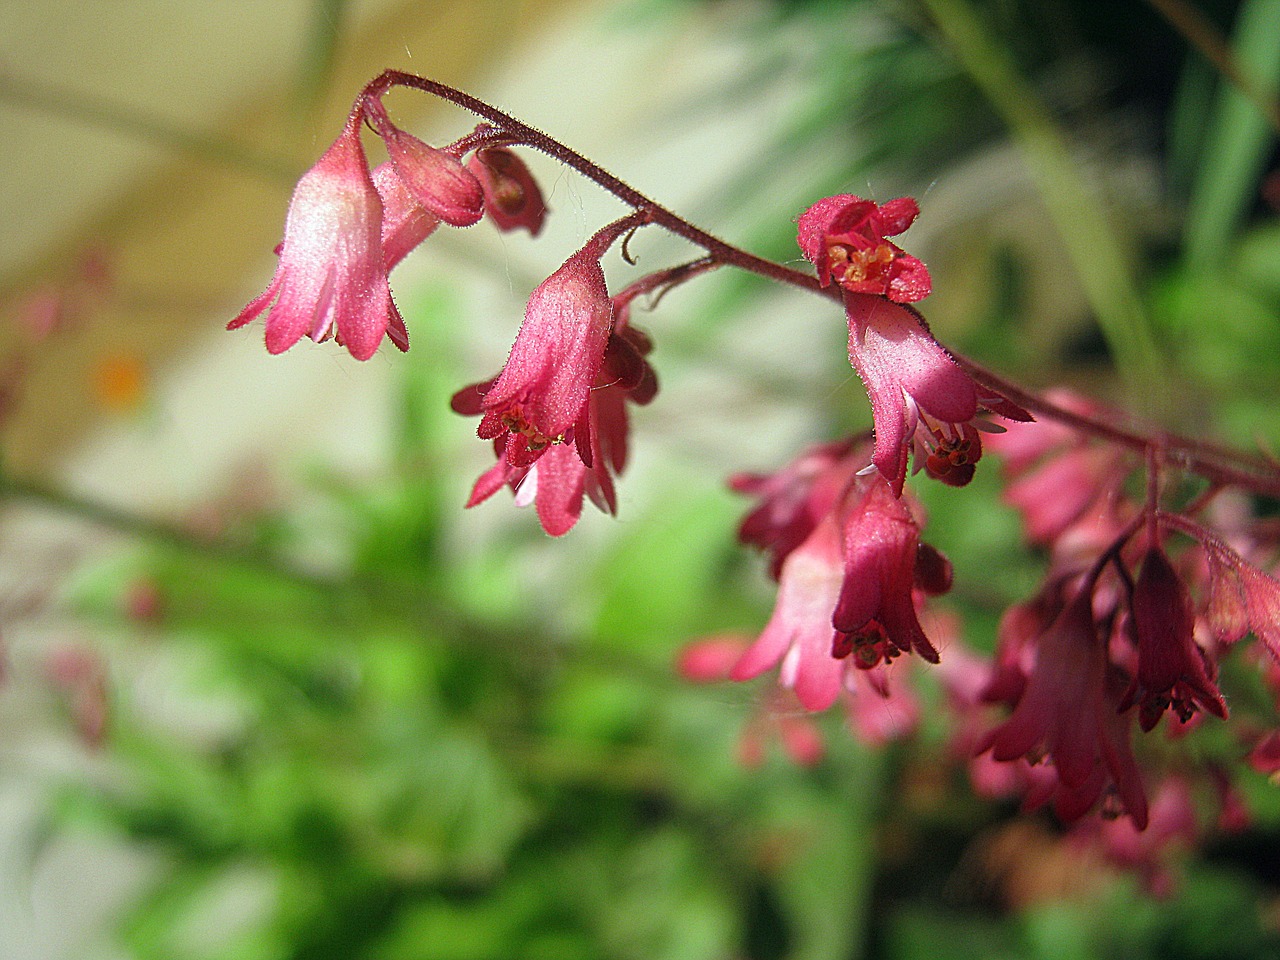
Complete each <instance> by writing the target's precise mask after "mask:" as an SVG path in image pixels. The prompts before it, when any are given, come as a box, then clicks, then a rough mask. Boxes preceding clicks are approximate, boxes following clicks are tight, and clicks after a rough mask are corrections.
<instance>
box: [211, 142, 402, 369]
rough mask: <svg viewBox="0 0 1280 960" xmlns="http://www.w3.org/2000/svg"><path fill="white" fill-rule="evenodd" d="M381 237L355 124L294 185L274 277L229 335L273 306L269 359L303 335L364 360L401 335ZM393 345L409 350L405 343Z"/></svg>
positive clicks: (269, 319)
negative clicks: (330, 341) (332, 342)
mask: <svg viewBox="0 0 1280 960" xmlns="http://www.w3.org/2000/svg"><path fill="white" fill-rule="evenodd" d="M381 234H382V201H381V199H379V196H378V191H377V189H376V188H375V187H374V184H373V180H372V179H371V178H370V176H369V169H368V164H367V162H366V160H365V154H364V148H363V147H361V145H360V126H359V120H358V117H356V118H353V119H351V120H349V121H348V122H347V126H346V128H345V129H344V130H343V132H342V135H341V136H340V137H338V139H337V140H336V141H334V143H333V145H332V146H331V147H329V149H328V150H327V151H325V154H324V156H322V157H321V158H320V159H319V160H318V161H317V162H316V165H315V166H314V167H312V168H311V169H310V170H309V171H307V173H306V174H304V175H303V177H302V179H301V180H299V181H298V185H297V187H296V188H295V189H294V191H293V199H292V200H291V201H290V203H289V214H288V217H287V218H286V220H285V227H284V242H283V243H282V244H281V245H280V262H279V265H278V266H277V267H276V273H275V276H274V277H273V278H272V280H271V284H270V285H269V286H268V287H267V289H266V290H264V291H263V292H262V293H261V294H260V295H259V296H258V297H256V298H255V299H254V300H253V301H251V302H250V303H249V305H248V306H246V307H245V308H244V309H243V310H242V311H240V313H239V315H238V316H237V317H236V318H235V319H234V320H232V321H231V322H230V323H229V324H227V329H228V330H234V329H236V328H237V327H242V326H244V325H245V324H246V323H249V322H250V321H251V320H253V319H255V318H256V317H257V316H258V315H259V314H261V313H262V312H263V311H264V310H267V307H268V306H271V304H272V301H274V306H271V309H270V311H269V312H268V313H267V319H266V340H267V349H268V350H269V351H270V352H271V353H282V352H284V351H285V350H288V349H289V348H290V347H291V346H293V345H294V344H295V343H297V342H298V340H299V339H300V338H301V337H303V336H304V335H305V336H309V337H311V339H312V340H316V341H319V340H324V339H325V338H326V337H328V336H330V335H334V336H335V337H336V339H337V340H338V342H339V343H341V344H343V345H344V346H345V347H346V348H347V349H348V350H349V351H350V352H351V355H352V356H353V357H355V358H356V359H357V360H367V359H369V357H371V356H373V354H374V351H376V350H377V349H378V344H379V343H381V342H382V337H383V335H384V334H385V333H386V332H387V331H388V329H391V330H393V331H398V332H399V331H403V330H404V321H403V319H401V317H400V313H399V311H398V310H396V305H395V302H394V301H393V300H392V299H391V289H390V287H389V286H388V285H387V265H386V261H385V260H384V258H383V251H382V235H381ZM393 339H397V338H395V337H393ZM397 345H399V346H400V347H401V349H405V348H407V346H408V340H407V338H406V339H404V341H403V342H399V340H397Z"/></svg>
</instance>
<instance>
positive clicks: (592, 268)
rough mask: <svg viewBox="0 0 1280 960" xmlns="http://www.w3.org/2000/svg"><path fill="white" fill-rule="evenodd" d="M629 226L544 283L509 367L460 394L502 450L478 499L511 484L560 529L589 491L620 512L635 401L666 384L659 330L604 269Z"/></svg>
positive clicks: (465, 408) (458, 402) (602, 236)
mask: <svg viewBox="0 0 1280 960" xmlns="http://www.w3.org/2000/svg"><path fill="white" fill-rule="evenodd" d="M620 225H621V226H620ZM626 228H627V226H626V223H625V222H624V221H619V223H617V224H613V225H611V226H609V227H606V228H605V229H604V230H602V231H600V233H598V234H596V236H595V237H594V238H593V239H592V240H591V241H590V242H589V243H588V244H587V246H586V247H584V248H583V249H582V250H581V251H580V252H579V253H577V254H575V255H574V256H573V257H571V258H570V259H569V261H568V262H567V263H565V265H564V266H563V267H561V268H560V270H558V271H557V272H556V273H555V274H553V275H552V276H551V277H550V278H548V279H547V280H546V281H545V282H544V283H543V284H542V286H540V287H539V288H538V289H537V290H535V291H534V293H533V296H531V297H530V299H529V307H528V309H527V310H526V313H525V322H524V324H523V325H522V326H521V327H520V333H519V334H518V335H517V337H516V342H515V344H514V345H513V346H512V348H511V354H510V356H509V357H508V359H507V365H506V367H505V368H504V369H503V371H502V373H501V374H499V375H498V376H497V377H495V378H494V379H493V380H490V381H486V382H482V383H477V384H473V385H471V386H469V387H465V388H463V389H462V390H460V391H458V393H456V394H455V395H454V397H453V404H452V405H453V409H454V411H456V412H457V413H461V414H468V415H476V414H479V415H480V416H481V420H480V426H479V428H478V429H477V433H478V434H479V435H480V436H481V437H482V438H486V439H492V440H493V441H494V450H495V452H496V453H497V456H498V462H497V463H496V464H494V466H493V467H492V468H490V469H489V470H488V471H486V472H485V473H484V474H483V475H482V476H481V477H480V479H479V480H477V481H476V484H475V487H474V488H473V489H472V492H471V498H470V500H469V501H468V502H467V506H468V507H471V506H475V505H476V504H478V503H481V502H483V501H484V500H487V499H488V498H489V497H491V496H492V495H493V494H494V493H496V492H497V491H498V490H499V489H501V488H502V487H503V486H509V487H511V488H512V489H513V490H514V491H515V492H516V503H517V504H518V505H521V506H523V505H527V504H530V503H532V504H534V505H535V507H536V509H537V513H538V519H539V521H540V522H541V523H542V527H543V529H544V530H546V531H547V533H549V534H551V535H552V536H561V535H563V534H565V533H568V532H569V530H570V529H572V528H573V526H574V524H576V523H577V521H578V518H579V517H580V516H581V514H582V503H583V499H584V497H589V498H590V499H591V501H592V502H593V503H594V504H596V506H598V507H599V508H600V509H601V510H603V511H605V512H606V513H610V514H612V513H616V512H617V498H616V496H615V493H614V486H613V477H614V475H615V474H617V473H621V472H622V470H623V469H624V468H625V467H626V463H627V455H628V433H629V422H628V414H627V405H628V404H629V403H636V404H642V405H643V404H647V403H649V402H650V401H651V400H652V399H653V398H654V396H655V395H656V394H657V392H658V380H657V377H656V376H655V375H654V372H653V368H652V367H651V366H650V365H649V362H648V360H647V359H646V355H647V354H648V353H649V351H650V350H651V349H652V345H651V343H650V341H649V338H648V337H647V336H646V335H645V334H644V333H643V332H641V331H640V330H638V329H636V328H635V327H632V326H630V325H629V323H628V322H627V319H628V312H627V309H626V303H627V302H628V301H627V299H626V298H625V296H624V295H619V298H614V299H613V300H610V298H609V295H608V291H607V290H606V289H605V285H604V273H603V271H602V270H601V269H600V263H599V258H600V256H601V255H602V254H603V253H604V251H605V250H606V249H607V248H608V245H609V244H610V243H611V242H612V241H613V240H615V239H616V238H617V237H618V236H619V235H620V234H621V233H622V232H623V231H624V230H625V229H626ZM624 294H625V291H624ZM620 298H621V299H620ZM615 305H617V307H616V309H617V311H618V312H617V314H616V315H615Z"/></svg>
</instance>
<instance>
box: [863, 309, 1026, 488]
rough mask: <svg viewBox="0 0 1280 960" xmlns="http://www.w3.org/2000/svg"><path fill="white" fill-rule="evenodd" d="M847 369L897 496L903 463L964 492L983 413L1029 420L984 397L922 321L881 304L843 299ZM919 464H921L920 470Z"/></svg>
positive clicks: (994, 397) (878, 460) (879, 463)
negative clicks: (864, 401) (863, 395)
mask: <svg viewBox="0 0 1280 960" xmlns="http://www.w3.org/2000/svg"><path fill="white" fill-rule="evenodd" d="M845 308H846V312H847V316H848V321H849V361H850V362H851V363H852V364H853V368H854V369H855V370H857V372H858V376H859V377H861V378H862V382H863V385H864V386H866V388H867V393H868V395H869V396H870V398H871V413H872V417H873V418H874V420H875V428H876V442H875V452H874V454H873V456H872V460H873V462H874V463H875V465H876V467H877V468H878V469H879V470H880V473H881V474H882V475H883V476H884V478H885V479H886V480H888V481H889V483H890V485H891V486H892V487H893V492H894V495H895V496H901V494H902V484H903V482H904V480H905V479H906V475H907V456H908V453H909V451H911V450H912V449H913V448H914V449H915V458H916V459H915V466H916V469H917V470H919V469H921V467H923V468H924V469H925V470H926V472H927V473H928V474H929V475H930V476H932V477H934V478H935V479H938V480H941V481H943V482H944V483H948V484H950V485H952V486H963V485H964V484H966V483H968V482H969V480H970V479H972V477H973V468H974V464H976V463H977V462H978V459H979V458H980V457H981V456H982V442H981V440H980V439H979V437H978V430H977V429H976V428H975V426H974V424H973V422H972V421H973V420H974V418H975V417H977V415H978V412H979V410H980V409H983V408H985V409H987V410H990V411H991V412H993V413H998V414H999V415H1000V416H1002V417H1007V418H1008V419H1010V420H1022V421H1026V420H1030V419H1031V415H1030V414H1029V413H1027V412H1026V411H1025V410H1023V409H1022V408H1021V407H1019V406H1017V405H1016V404H1013V403H1010V402H1009V401H1008V400H1006V399H1005V398H1004V397H1002V396H999V395H998V394H995V393H991V392H990V391H988V392H986V393H984V392H982V391H981V390H980V389H979V387H978V385H977V384H976V383H974V382H973V380H972V379H971V378H970V377H969V375H968V374H967V373H965V372H964V371H963V370H961V369H960V367H959V366H958V365H957V364H956V362H955V361H954V360H952V359H951V357H950V356H949V355H948V354H947V352H946V351H945V350H943V349H942V347H941V346H940V345H939V344H938V342H937V341H936V340H934V339H933V337H932V336H930V334H929V331H928V330H927V329H925V326H924V323H923V321H922V320H921V318H920V316H919V314H917V313H916V312H915V311H914V310H911V309H910V308H908V307H903V306H900V305H899V304H896V303H891V302H890V301H888V300H884V299H882V298H880V297H871V296H864V295H856V294H846V295H845ZM922 461H923V462H922Z"/></svg>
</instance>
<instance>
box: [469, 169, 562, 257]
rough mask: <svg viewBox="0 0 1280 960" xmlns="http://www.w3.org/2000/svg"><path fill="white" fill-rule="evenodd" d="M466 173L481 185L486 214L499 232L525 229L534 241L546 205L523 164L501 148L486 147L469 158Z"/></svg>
mask: <svg viewBox="0 0 1280 960" xmlns="http://www.w3.org/2000/svg"><path fill="white" fill-rule="evenodd" d="M467 169H468V170H470V171H471V173H472V175H474V176H475V178H476V179H477V180H479V181H480V186H481V188H482V189H483V190H484V208H485V212H486V213H488V214H489V219H490V220H492V221H493V222H494V224H495V225H496V226H497V227H498V229H499V230H515V229H517V228H519V227H524V229H526V230H528V231H529V234H530V235H531V236H534V237H536V236H537V235H538V233H539V232H541V230H542V221H543V220H544V219H545V218H546V215H547V205H546V202H545V201H544V200H543V199H542V191H541V190H540V189H538V182H537V181H536V180H534V179H533V174H532V173H530V172H529V168H528V167H526V166H525V164H524V161H523V160H521V159H520V158H519V157H518V156H516V155H515V154H514V153H512V152H511V151H510V150H506V149H503V148H502V147H488V148H485V149H481V150H477V151H476V152H475V153H474V154H473V155H472V157H471V159H470V160H468V161H467Z"/></svg>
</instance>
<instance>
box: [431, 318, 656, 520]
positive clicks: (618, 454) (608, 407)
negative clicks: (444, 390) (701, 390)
mask: <svg viewBox="0 0 1280 960" xmlns="http://www.w3.org/2000/svg"><path fill="white" fill-rule="evenodd" d="M648 349H649V345H648V338H647V337H645V336H644V334H642V333H641V332H640V331H639V330H637V329H635V328H634V327H626V328H625V329H622V330H621V331H620V332H616V333H613V334H611V335H610V336H609V341H608V346H607V347H606V349H605V357H604V362H603V363H602V365H601V369H600V372H599V373H598V374H597V379H596V385H595V387H594V389H593V390H591V392H590V393H589V395H588V398H587V401H586V404H585V406H584V409H583V411H582V415H581V416H580V417H579V419H578V420H577V421H576V422H575V423H574V425H573V430H572V434H573V441H572V442H568V441H567V440H566V441H565V442H562V443H556V444H553V445H550V446H548V447H546V448H544V450H543V452H542V453H541V454H539V455H537V456H536V457H535V458H534V460H533V462H531V463H530V464H529V465H527V466H524V465H515V464H512V462H511V458H510V457H509V456H508V455H507V451H508V449H509V447H510V446H511V444H513V443H520V442H521V441H523V440H524V436H523V434H512V433H510V432H508V433H506V434H502V435H500V436H498V437H497V438H495V440H494V448H495V451H496V453H497V456H498V462H497V463H495V464H494V465H493V467H491V468H490V469H489V470H487V471H486V472H485V473H484V474H483V475H481V477H480V479H479V480H477V481H476V484H475V487H474V488H473V489H472V492H471V498H470V499H469V500H468V501H467V506H468V507H473V506H475V505H477V504H479V503H482V502H484V501H485V500H487V499H488V498H489V497H491V496H492V495H493V494H494V493H496V492H497V491H498V490H500V489H501V488H502V487H504V486H509V487H511V488H512V490H514V491H515V493H516V503H517V504H518V505H520V506H525V505H528V504H530V503H532V504H534V505H535V508H536V510H537V514H538V519H539V521H540V522H541V523H542V527H543V529H544V530H546V532H547V533H549V534H551V535H552V536H554V537H558V536H561V535H563V534H565V533H568V532H569V530H571V529H572V528H573V526H574V524H576V523H577V521H578V519H579V517H580V516H581V515H582V504H583V498H584V496H585V497H586V498H589V499H590V500H591V502H592V503H594V504H595V505H596V506H597V507H599V508H600V509H601V510H602V511H604V512H605V513H609V514H614V513H616V512H617V498H616V496H615V494H614V486H613V477H614V475H615V474H618V473H621V472H622V471H623V469H624V468H625V467H626V464H627V453H628V431H629V423H628V415H627V404H628V403H637V404H646V403H648V402H649V401H650V400H652V399H653V397H654V396H655V395H656V393H657V389H658V388H657V378H656V377H655V376H654V373H653V369H652V367H650V366H649V364H648V362H647V361H646V360H645V359H644V353H646V352H647V351H648ZM494 382H495V381H488V382H485V383H478V384H473V385H472V386H470V387H466V388H464V389H462V390H460V391H458V393H457V394H455V395H454V398H453V409H454V411H455V412H457V413H461V414H468V415H476V414H484V412H485V411H484V401H485V400H486V399H487V394H488V393H489V392H490V391H491V390H492V388H493V384H494ZM526 454H527V451H526Z"/></svg>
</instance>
